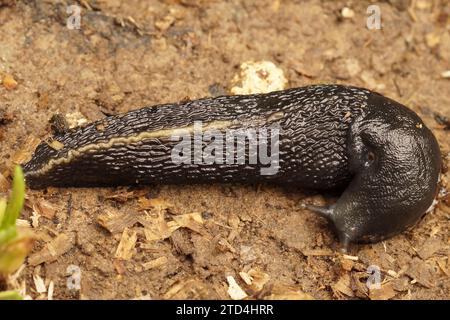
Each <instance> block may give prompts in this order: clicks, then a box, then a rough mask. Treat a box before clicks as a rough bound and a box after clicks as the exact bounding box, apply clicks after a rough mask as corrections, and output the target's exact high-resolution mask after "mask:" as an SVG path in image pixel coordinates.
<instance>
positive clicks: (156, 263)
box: [142, 257, 168, 270]
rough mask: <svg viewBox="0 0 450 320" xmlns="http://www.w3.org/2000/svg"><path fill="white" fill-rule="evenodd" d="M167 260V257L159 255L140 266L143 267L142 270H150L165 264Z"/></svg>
mask: <svg viewBox="0 0 450 320" xmlns="http://www.w3.org/2000/svg"><path fill="white" fill-rule="evenodd" d="M167 262H168V259H167V257H159V258H157V259H154V260H152V261H149V262H146V263H144V264H142V266H143V267H144V270H150V269H154V268H159V267H161V266H163V265H165V264H166V263H167Z"/></svg>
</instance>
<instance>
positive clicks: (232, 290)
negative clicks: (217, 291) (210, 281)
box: [227, 276, 248, 300]
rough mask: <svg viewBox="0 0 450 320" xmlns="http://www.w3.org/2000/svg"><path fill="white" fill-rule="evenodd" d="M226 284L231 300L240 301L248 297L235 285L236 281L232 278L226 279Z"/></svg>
mask: <svg viewBox="0 0 450 320" xmlns="http://www.w3.org/2000/svg"><path fill="white" fill-rule="evenodd" d="M227 282H228V290H227V292H228V295H229V296H230V297H231V299H233V300H242V299H245V298H247V297H248V295H247V293H245V291H244V290H243V289H242V288H241V287H240V286H239V285H238V284H237V282H236V280H235V279H234V278H233V277H232V276H228V277H227Z"/></svg>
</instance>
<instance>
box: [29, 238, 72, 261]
mask: <svg viewBox="0 0 450 320" xmlns="http://www.w3.org/2000/svg"><path fill="white" fill-rule="evenodd" d="M74 244H75V234H73V233H69V234H65V233H61V234H59V235H58V236H57V237H56V238H54V239H53V240H52V241H50V242H49V243H47V245H46V246H45V247H44V248H43V249H42V250H41V251H39V252H36V253H34V254H32V255H30V257H29V258H28V263H29V264H30V265H31V266H36V265H38V264H41V263H44V262H53V261H56V260H57V259H58V257H59V256H60V255H63V254H64V253H66V252H68V251H69V250H70V249H71V248H72V247H73V246H74Z"/></svg>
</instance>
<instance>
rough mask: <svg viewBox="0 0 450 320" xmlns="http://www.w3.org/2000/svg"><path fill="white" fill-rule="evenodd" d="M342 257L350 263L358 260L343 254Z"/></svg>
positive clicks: (355, 257) (356, 257)
mask: <svg viewBox="0 0 450 320" xmlns="http://www.w3.org/2000/svg"><path fill="white" fill-rule="evenodd" d="M342 257H343V258H344V259H348V260H352V261H358V260H359V258H358V256H349V255H347V254H343V255H342Z"/></svg>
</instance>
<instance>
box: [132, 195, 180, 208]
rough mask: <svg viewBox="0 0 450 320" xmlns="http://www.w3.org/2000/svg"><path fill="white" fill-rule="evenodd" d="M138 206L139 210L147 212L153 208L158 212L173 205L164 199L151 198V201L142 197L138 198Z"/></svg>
mask: <svg viewBox="0 0 450 320" xmlns="http://www.w3.org/2000/svg"><path fill="white" fill-rule="evenodd" d="M138 201H139V206H140V207H141V210H147V209H151V208H155V209H158V210H165V209H168V208H171V207H173V205H172V204H171V203H170V202H168V201H166V200H165V199H161V198H153V199H147V198H144V197H141V198H139V200H138Z"/></svg>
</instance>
